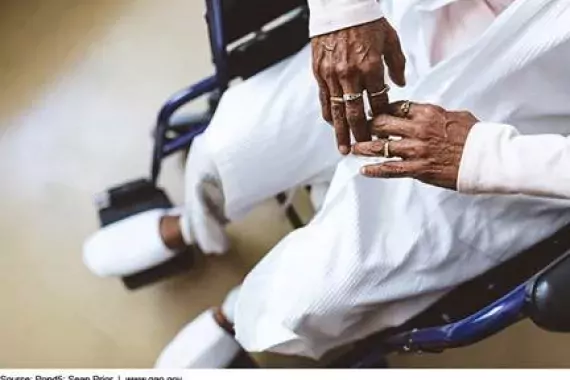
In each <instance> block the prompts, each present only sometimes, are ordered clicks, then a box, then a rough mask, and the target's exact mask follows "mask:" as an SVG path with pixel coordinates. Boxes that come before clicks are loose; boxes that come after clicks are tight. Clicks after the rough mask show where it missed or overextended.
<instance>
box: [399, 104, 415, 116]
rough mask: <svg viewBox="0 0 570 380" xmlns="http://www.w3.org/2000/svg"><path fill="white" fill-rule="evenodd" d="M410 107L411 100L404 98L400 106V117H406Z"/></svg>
mask: <svg viewBox="0 0 570 380" xmlns="http://www.w3.org/2000/svg"><path fill="white" fill-rule="evenodd" d="M410 108H412V102H410V101H409V100H406V101H405V102H403V103H402V105H401V106H400V112H401V114H402V117H404V118H406V117H408V115H409V114H410Z"/></svg>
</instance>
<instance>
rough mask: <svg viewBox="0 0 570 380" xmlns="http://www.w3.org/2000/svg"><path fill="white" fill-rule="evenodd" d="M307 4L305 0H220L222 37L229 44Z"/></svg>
mask: <svg viewBox="0 0 570 380" xmlns="http://www.w3.org/2000/svg"><path fill="white" fill-rule="evenodd" d="M306 4H307V1H306V0H222V18H223V22H224V38H225V40H226V43H227V44H231V43H232V42H235V41H237V40H239V39H240V38H242V37H244V36H246V35H248V34H249V33H251V32H255V31H258V30H260V29H261V28H262V27H263V26H264V25H266V24H268V23H270V22H271V21H273V20H275V19H277V18H279V17H280V16H282V15H284V14H286V13H287V12H290V11H292V10H294V9H296V8H299V7H301V6H305V5H306Z"/></svg>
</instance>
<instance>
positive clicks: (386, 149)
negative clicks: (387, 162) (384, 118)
mask: <svg viewBox="0 0 570 380" xmlns="http://www.w3.org/2000/svg"><path fill="white" fill-rule="evenodd" d="M383 151H384V158H390V140H386V142H384V149H383Z"/></svg>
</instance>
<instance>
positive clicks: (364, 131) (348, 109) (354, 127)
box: [340, 76, 371, 142]
mask: <svg viewBox="0 0 570 380" xmlns="http://www.w3.org/2000/svg"><path fill="white" fill-rule="evenodd" d="M340 84H341V86H342V91H343V93H344V94H362V92H363V91H364V88H363V86H362V83H361V82H360V79H359V78H358V77H355V76H353V77H350V78H347V77H345V78H343V79H341V80H340ZM344 111H345V115H346V122H347V123H348V126H349V127H350V130H351V131H352V135H353V136H354V139H355V140H356V141H358V142H360V141H369V140H370V139H371V135H370V131H369V129H368V123H367V121H366V114H365V113H364V99H363V98H362V96H361V97H359V98H358V99H355V100H347V101H346V102H345V103H344Z"/></svg>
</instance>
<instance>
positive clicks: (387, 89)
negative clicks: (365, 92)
mask: <svg viewBox="0 0 570 380" xmlns="http://www.w3.org/2000/svg"><path fill="white" fill-rule="evenodd" d="M388 91H390V86H389V85H387V84H385V85H384V88H383V89H382V90H380V91H378V92H373V93H371V94H370V95H369V96H370V97H371V98H374V97H376V96H381V95H384V94H385V93H387V92H388Z"/></svg>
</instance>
